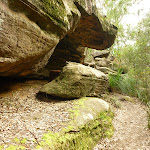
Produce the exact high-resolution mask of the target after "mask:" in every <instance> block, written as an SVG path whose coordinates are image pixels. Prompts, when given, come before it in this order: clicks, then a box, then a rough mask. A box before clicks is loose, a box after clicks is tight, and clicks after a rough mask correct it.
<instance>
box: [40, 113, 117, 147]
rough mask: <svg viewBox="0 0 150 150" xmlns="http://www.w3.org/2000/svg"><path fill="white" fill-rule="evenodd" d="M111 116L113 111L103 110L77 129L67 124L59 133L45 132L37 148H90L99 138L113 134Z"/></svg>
mask: <svg viewBox="0 0 150 150" xmlns="http://www.w3.org/2000/svg"><path fill="white" fill-rule="evenodd" d="M112 118H113V113H112V112H111V111H108V112H103V113H100V114H99V116H98V117H97V118H96V119H94V120H92V121H90V122H89V123H87V124H86V125H84V126H82V127H80V128H79V130H74V128H72V126H69V127H68V128H66V129H64V130H62V132H60V133H52V132H49V133H46V134H44V136H43V141H42V142H41V143H40V145H38V146H37V149H40V148H42V149H52V150H66V149H69V150H83V149H84V150H89V149H92V148H93V147H94V146H95V145H96V144H97V142H98V141H99V140H100V139H101V138H104V137H111V136H112V135H113V131H114V128H113V126H112Z"/></svg>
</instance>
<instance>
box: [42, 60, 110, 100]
mask: <svg viewBox="0 0 150 150" xmlns="http://www.w3.org/2000/svg"><path fill="white" fill-rule="evenodd" d="M108 87H109V82H108V78H107V76H106V75H105V74H104V73H102V72H100V71H98V70H96V69H94V68H91V67H88V66H84V65H82V64H79V63H74V62H68V64H67V65H66V66H65V67H64V68H63V70H62V72H61V74H60V76H58V77H57V78H56V79H54V80H53V81H52V82H50V83H48V84H46V85H44V86H43V87H42V88H41V89H40V92H42V93H46V94H49V95H51V96H55V97H61V98H66V99H70V98H81V97H85V96H96V97H99V96H100V95H101V94H102V93H105V92H106V91H107V89H108Z"/></svg>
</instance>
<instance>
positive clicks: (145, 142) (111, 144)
mask: <svg viewBox="0 0 150 150" xmlns="http://www.w3.org/2000/svg"><path fill="white" fill-rule="evenodd" d="M114 111H115V118H114V120H113V125H114V128H115V132H114V135H113V137H112V138H111V139H104V140H102V141H100V143H99V144H97V146H95V147H94V149H93V150H150V130H149V129H148V128H147V124H148V123H147V113H146V107H145V106H144V105H143V104H141V103H140V102H139V101H136V102H134V103H133V102H128V101H122V102H121V108H115V110H114Z"/></svg>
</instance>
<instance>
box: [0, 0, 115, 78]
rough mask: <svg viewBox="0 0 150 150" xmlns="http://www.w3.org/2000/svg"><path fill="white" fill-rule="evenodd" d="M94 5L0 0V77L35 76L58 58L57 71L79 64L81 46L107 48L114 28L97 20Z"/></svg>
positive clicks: (90, 1)
mask: <svg viewBox="0 0 150 150" xmlns="http://www.w3.org/2000/svg"><path fill="white" fill-rule="evenodd" d="M94 2H95V1H94V0H67V1H66V0H1V1H0V76H27V75H33V74H37V72H39V71H40V72H41V69H42V68H43V67H44V66H45V65H46V64H47V63H48V61H49V64H48V67H47V70H49V69H51V67H52V66H54V65H53V63H54V64H55V61H56V60H57V59H59V58H60V55H61V57H62V59H63V61H61V60H59V61H58V63H56V65H55V66H56V67H57V68H58V69H61V68H62V67H63V66H64V65H65V61H68V60H71V61H72V60H73V61H76V62H82V61H83V59H84V55H83V53H84V48H83V47H91V48H96V49H105V48H108V47H110V46H111V45H112V44H113V42H114V40H115V36H116V33H117V28H116V27H114V26H113V25H110V24H109V23H107V22H106V21H105V19H103V17H102V16H100V15H99V17H98V13H97V9H96V6H95V3H94ZM58 43H59V44H58ZM65 45H66V47H65ZM69 45H72V46H71V47H70V48H68V47H69ZM56 46H57V47H56ZM55 48H56V49H55ZM54 50H55V51H54ZM71 50H72V51H71ZM53 52H55V53H54V56H53V59H52V60H53V61H51V59H50V60H49V58H50V57H51V55H52V54H53ZM59 54H60V55H59ZM67 56H69V57H67ZM62 64H63V65H62ZM58 66H61V67H58Z"/></svg>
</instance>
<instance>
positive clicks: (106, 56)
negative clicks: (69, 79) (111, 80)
mask: <svg viewBox="0 0 150 150" xmlns="http://www.w3.org/2000/svg"><path fill="white" fill-rule="evenodd" d="M91 57H92V60H91V62H84V64H85V65H86V66H91V67H93V68H95V69H97V70H99V71H101V72H103V73H105V74H109V73H111V74H114V73H115V74H116V71H114V70H113V69H112V68H113V67H112V66H113V60H114V59H115V58H114V56H113V55H112V54H110V51H108V50H103V51H97V50H94V51H93V52H92V54H91Z"/></svg>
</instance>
